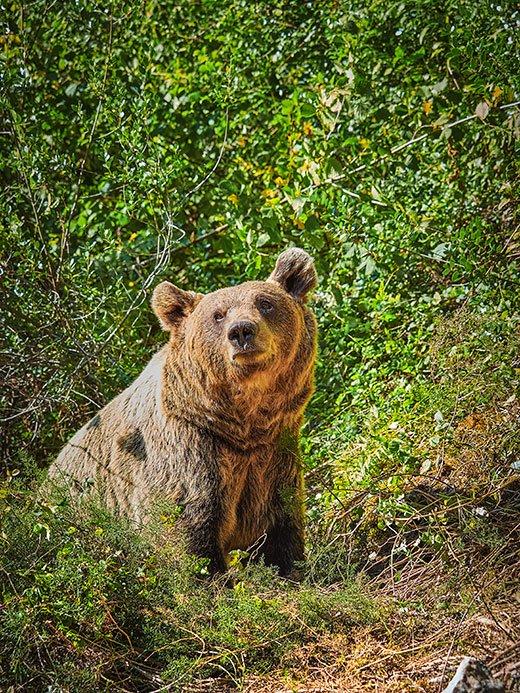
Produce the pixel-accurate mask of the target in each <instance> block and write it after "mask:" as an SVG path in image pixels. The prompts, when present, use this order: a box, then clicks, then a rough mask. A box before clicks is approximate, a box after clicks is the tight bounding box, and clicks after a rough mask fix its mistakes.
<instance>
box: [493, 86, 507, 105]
mask: <svg viewBox="0 0 520 693" xmlns="http://www.w3.org/2000/svg"><path fill="white" fill-rule="evenodd" d="M503 91H504V90H503V89H501V88H500V87H495V88H494V89H493V94H492V95H491V96H492V99H493V103H498V102H499V101H500V97H501V96H502V94H503Z"/></svg>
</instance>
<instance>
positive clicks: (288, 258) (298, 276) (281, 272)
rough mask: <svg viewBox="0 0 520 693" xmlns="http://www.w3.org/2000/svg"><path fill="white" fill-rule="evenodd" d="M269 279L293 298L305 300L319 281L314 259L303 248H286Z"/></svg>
mask: <svg viewBox="0 0 520 693" xmlns="http://www.w3.org/2000/svg"><path fill="white" fill-rule="evenodd" d="M267 281H268V282H276V283H277V284H280V286H281V287H282V288H283V289H285V291H287V293H288V294H290V295H291V296H292V297H293V298H296V299H298V300H299V301H305V299H306V297H307V294H308V293H309V291H310V290H311V289H314V287H315V286H316V284H317V283H318V275H317V274H316V269H315V267H314V260H313V259H312V257H311V256H310V255H309V254H308V253H306V252H305V250H302V249H301V248H289V250H284V252H283V253H282V254H281V255H280V256H279V257H278V260H277V261H276V265H275V268H274V270H273V271H272V273H271V275H270V276H269V279H268V280H267Z"/></svg>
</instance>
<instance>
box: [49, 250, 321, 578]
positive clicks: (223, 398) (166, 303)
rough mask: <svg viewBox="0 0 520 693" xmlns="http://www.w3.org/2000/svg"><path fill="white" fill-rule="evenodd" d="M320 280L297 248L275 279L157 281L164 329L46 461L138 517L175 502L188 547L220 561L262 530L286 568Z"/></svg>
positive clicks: (299, 555)
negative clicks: (139, 366)
mask: <svg viewBox="0 0 520 693" xmlns="http://www.w3.org/2000/svg"><path fill="white" fill-rule="evenodd" d="M315 282H316V274H315V270H314V266H313V263H312V259H311V258H310V257H309V256H308V255H307V254H306V253H305V252H304V251H302V250H299V249H297V248H293V249H290V250H288V251H286V252H285V253H282V255H281V256H280V258H279V259H278V261H277V263H276V267H275V269H274V271H273V273H272V274H271V276H270V277H269V279H268V280H267V281H253V282H246V283H244V284H241V285H238V286H235V287H230V288H225V289H220V290H218V291H215V292H214V293H211V294H208V295H206V296H202V295H201V294H196V293H194V292H188V291H182V290H181V289H178V288H177V287H175V286H174V285H173V284H170V283H169V282H163V283H162V284H160V285H159V286H158V287H157V288H156V289H155V292H154V296H153V299H152V306H153V309H154V311H155V313H156V314H157V316H158V318H159V320H160V322H161V323H162V325H163V327H164V328H165V329H167V330H168V331H170V339H169V343H168V344H167V345H166V346H165V347H163V348H162V349H161V350H160V351H159V352H158V353H157V354H156V355H155V356H154V357H153V358H152V360H151V361H150V363H149V364H148V366H147V367H146V368H145V370H144V371H143V372H142V373H141V375H140V376H139V377H138V378H137V379H136V380H135V382H134V383H133V384H132V385H130V387H128V388H127V389H126V390H125V391H124V392H122V393H121V394H120V395H118V396H117V397H116V398H115V399H114V400H112V402H110V403H109V404H108V405H107V406H106V407H105V408H104V409H103V410H102V411H101V412H99V414H97V415H96V416H95V417H94V418H93V419H92V420H91V421H90V422H89V423H87V424H86V425H85V426H84V427H83V428H82V429H81V430H80V431H78V433H76V435H75V436H74V437H73V438H72V439H71V441H70V442H69V443H68V444H67V445H66V446H65V447H64V448H63V450H62V451H61V453H60V455H59V457H58V459H57V460H56V462H55V463H54V465H53V466H52V468H51V475H52V476H54V477H56V476H63V475H65V476H66V477H67V478H70V477H72V478H73V479H74V480H76V481H77V482H80V483H81V482H84V481H85V480H87V479H89V478H91V479H93V480H95V481H97V482H98V484H99V487H100V488H102V489H104V493H105V495H106V499H107V502H108V503H109V504H110V505H111V506H113V507H115V508H118V509H120V510H122V511H123V512H125V513H128V514H129V515H131V516H132V517H134V518H135V519H138V520H141V519H143V518H144V517H145V515H146V511H147V508H148V506H149V503H150V501H151V500H153V499H154V498H155V497H157V496H161V495H162V496H166V497H168V498H169V499H171V500H173V501H174V502H177V503H178V504H179V505H180V506H181V508H182V509H183V512H182V515H181V524H182V526H183V527H184V528H185V530H186V533H187V536H188V545H189V547H190V549H191V550H192V551H193V552H194V553H196V554H198V555H201V556H205V557H207V558H209V559H210V563H211V568H212V570H213V571H217V570H223V569H224V568H225V556H226V554H227V553H228V552H229V551H230V550H232V549H247V548H250V547H251V546H252V545H254V544H255V543H256V544H257V546H258V547H259V553H260V554H262V555H263V556H264V558H265V560H266V562H267V563H272V564H275V565H278V566H279V568H280V570H281V572H282V573H288V572H289V571H290V570H292V567H293V563H294V561H297V560H302V559H303V514H302V503H303V498H302V493H303V490H302V479H301V469H300V462H299V458H298V435H299V430H300V427H301V423H302V416H303V410H304V408H305V405H306V403H307V401H308V399H309V397H310V395H311V393H312V389H313V368H314V360H315V351H316V322H315V318H314V316H313V314H312V312H311V311H310V310H309V309H308V308H307V307H306V305H305V298H306V296H307V293H308V291H309V290H310V289H312V288H313V287H314V285H315ZM241 329H242V330H243V332H241V331H240V330H241ZM247 331H249V332H251V334H249V332H247ZM246 332H247V334H246ZM253 333H254V334H253ZM237 335H238V336H237Z"/></svg>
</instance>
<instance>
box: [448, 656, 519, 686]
mask: <svg viewBox="0 0 520 693" xmlns="http://www.w3.org/2000/svg"><path fill="white" fill-rule="evenodd" d="M504 690H505V689H504V684H503V683H502V682H501V681H498V680H497V679H494V678H493V676H492V674H491V672H490V671H489V669H488V668H487V666H486V665H485V664H483V663H482V662H479V660H478V659H475V658H474V657H464V659H463V660H462V662H461V663H460V664H459V668H458V669H457V671H456V673H455V676H454V677H453V678H452V680H451V681H450V683H449V684H448V687H447V688H445V689H444V691H443V693H504Z"/></svg>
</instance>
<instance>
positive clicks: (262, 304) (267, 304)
mask: <svg viewBox="0 0 520 693" xmlns="http://www.w3.org/2000/svg"><path fill="white" fill-rule="evenodd" d="M258 310H259V311H260V312H261V313H263V314H264V315H267V314H268V313H272V311H273V310H274V306H273V304H272V303H271V301H268V300H267V299H266V298H261V299H260V300H259V301H258Z"/></svg>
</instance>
